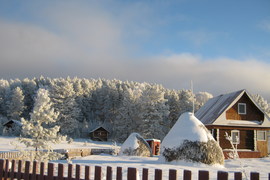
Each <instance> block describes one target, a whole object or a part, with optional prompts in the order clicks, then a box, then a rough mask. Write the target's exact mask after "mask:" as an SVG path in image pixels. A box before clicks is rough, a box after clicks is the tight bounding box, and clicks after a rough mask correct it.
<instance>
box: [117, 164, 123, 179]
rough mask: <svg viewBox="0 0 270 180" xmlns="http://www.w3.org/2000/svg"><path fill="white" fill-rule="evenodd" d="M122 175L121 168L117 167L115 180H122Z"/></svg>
mask: <svg viewBox="0 0 270 180" xmlns="http://www.w3.org/2000/svg"><path fill="white" fill-rule="evenodd" d="M122 175H123V168H122V167H117V170H116V180H122Z"/></svg>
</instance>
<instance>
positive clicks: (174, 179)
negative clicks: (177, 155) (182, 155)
mask: <svg viewBox="0 0 270 180" xmlns="http://www.w3.org/2000/svg"><path fill="white" fill-rule="evenodd" d="M169 180H177V170H175V169H169Z"/></svg>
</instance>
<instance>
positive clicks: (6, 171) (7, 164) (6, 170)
mask: <svg viewBox="0 0 270 180" xmlns="http://www.w3.org/2000/svg"><path fill="white" fill-rule="evenodd" d="M8 170H9V160H8V159H6V163H5V176H4V180H7V178H8Z"/></svg>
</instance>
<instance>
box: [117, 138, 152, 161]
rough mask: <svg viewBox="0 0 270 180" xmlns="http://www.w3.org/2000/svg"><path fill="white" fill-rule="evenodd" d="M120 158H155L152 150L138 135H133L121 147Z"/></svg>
mask: <svg viewBox="0 0 270 180" xmlns="http://www.w3.org/2000/svg"><path fill="white" fill-rule="evenodd" d="M119 155H120V156H145V157H149V156H151V157H152V156H153V152H152V149H151V148H150V146H149V144H148V143H147V142H146V141H145V139H144V138H143V137H142V136H141V135H139V134H138V133H132V134H131V135H130V136H129V137H128V138H127V139H126V141H125V142H124V143H123V145H122V146H121V149H120V152H119Z"/></svg>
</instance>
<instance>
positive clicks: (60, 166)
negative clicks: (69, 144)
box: [57, 164, 65, 180]
mask: <svg viewBox="0 0 270 180" xmlns="http://www.w3.org/2000/svg"><path fill="white" fill-rule="evenodd" d="M64 173H65V165H64V164H58V173H57V180H63V179H64Z"/></svg>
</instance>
